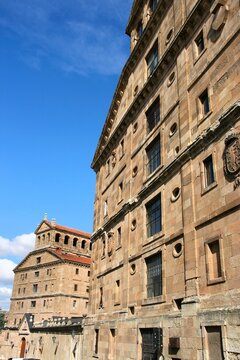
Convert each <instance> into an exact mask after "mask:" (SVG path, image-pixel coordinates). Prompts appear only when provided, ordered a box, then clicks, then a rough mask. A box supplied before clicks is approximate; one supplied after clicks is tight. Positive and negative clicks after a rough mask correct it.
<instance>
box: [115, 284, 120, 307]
mask: <svg viewBox="0 0 240 360" xmlns="http://www.w3.org/2000/svg"><path fill="white" fill-rule="evenodd" d="M119 304H120V280H117V281H116V286H115V305H119Z"/></svg>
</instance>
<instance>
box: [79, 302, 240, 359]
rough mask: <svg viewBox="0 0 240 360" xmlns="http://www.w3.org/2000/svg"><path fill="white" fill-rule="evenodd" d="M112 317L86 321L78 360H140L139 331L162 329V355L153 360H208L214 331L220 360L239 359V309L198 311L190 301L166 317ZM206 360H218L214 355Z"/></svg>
mask: <svg viewBox="0 0 240 360" xmlns="http://www.w3.org/2000/svg"><path fill="white" fill-rule="evenodd" d="M114 316H115V318H114V319H113V318H112V319H111V320H107V319H104V314H102V317H100V316H98V317H97V318H92V319H90V318H89V319H87V320H86V324H85V326H84V343H83V358H82V359H84V360H89V359H101V360H142V358H143V357H142V332H144V329H149V328H161V329H162V345H163V347H162V354H163V356H158V357H156V359H157V360H159V359H164V360H173V359H177V360H206V359H208V360H209V351H210V350H209V346H211V344H210V345H209V343H210V340H209V338H208V336H209V333H208V331H210V333H211V332H212V331H213V332H214V331H215V330H217V331H218V330H219V331H220V336H221V344H220V349H219V351H220V352H221V354H222V356H223V357H222V359H228V360H239V359H240V341H239V339H240V307H239V308H235V309H231V308H216V309H211V310H210V311H209V310H202V309H201V307H200V304H199V302H197V301H195V300H192V301H190V302H188V303H185V304H182V310H181V311H176V312H172V313H169V314H168V315H159V316H155V317H151V316H145V317H141V318H139V317H138V318H134V317H132V318H131V317H130V316H129V315H128V313H127V312H126V313H125V314H119V316H118V317H117V316H116V314H115V315H114ZM96 337H98V344H96V341H97V339H96ZM178 346H179V348H178ZM96 350H97V352H96ZM154 359H155V358H154ZM210 360H221V359H220V357H219V354H218V353H217V352H216V355H214V354H213V355H212V356H211V359H210Z"/></svg>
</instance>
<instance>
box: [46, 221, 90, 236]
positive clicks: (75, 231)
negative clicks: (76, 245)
mask: <svg viewBox="0 0 240 360" xmlns="http://www.w3.org/2000/svg"><path fill="white" fill-rule="evenodd" d="M45 222H46V223H47V224H48V225H49V226H51V227H53V228H54V229H58V230H63V231H67V232H71V233H74V234H78V235H80V236H84V237H87V238H90V237H91V234H89V233H87V232H83V231H80V230H77V229H73V228H70V227H67V226H63V225H59V224H55V225H53V224H52V223H51V222H50V221H48V220H45Z"/></svg>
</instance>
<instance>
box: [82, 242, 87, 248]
mask: <svg viewBox="0 0 240 360" xmlns="http://www.w3.org/2000/svg"><path fill="white" fill-rule="evenodd" d="M86 243H87V242H86V240H83V241H82V246H81V247H82V249H85V247H86Z"/></svg>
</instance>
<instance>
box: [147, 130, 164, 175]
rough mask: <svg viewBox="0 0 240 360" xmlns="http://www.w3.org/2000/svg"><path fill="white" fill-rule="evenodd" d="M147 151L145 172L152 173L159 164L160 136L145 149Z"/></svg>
mask: <svg viewBox="0 0 240 360" xmlns="http://www.w3.org/2000/svg"><path fill="white" fill-rule="evenodd" d="M146 153H147V172H148V175H150V174H151V173H153V172H154V171H155V170H156V169H157V168H158V167H159V166H160V164H161V159H160V138H159V136H158V137H157V138H156V139H154V140H153V141H152V142H151V144H150V145H149V146H148V147H147V149H146Z"/></svg>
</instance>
